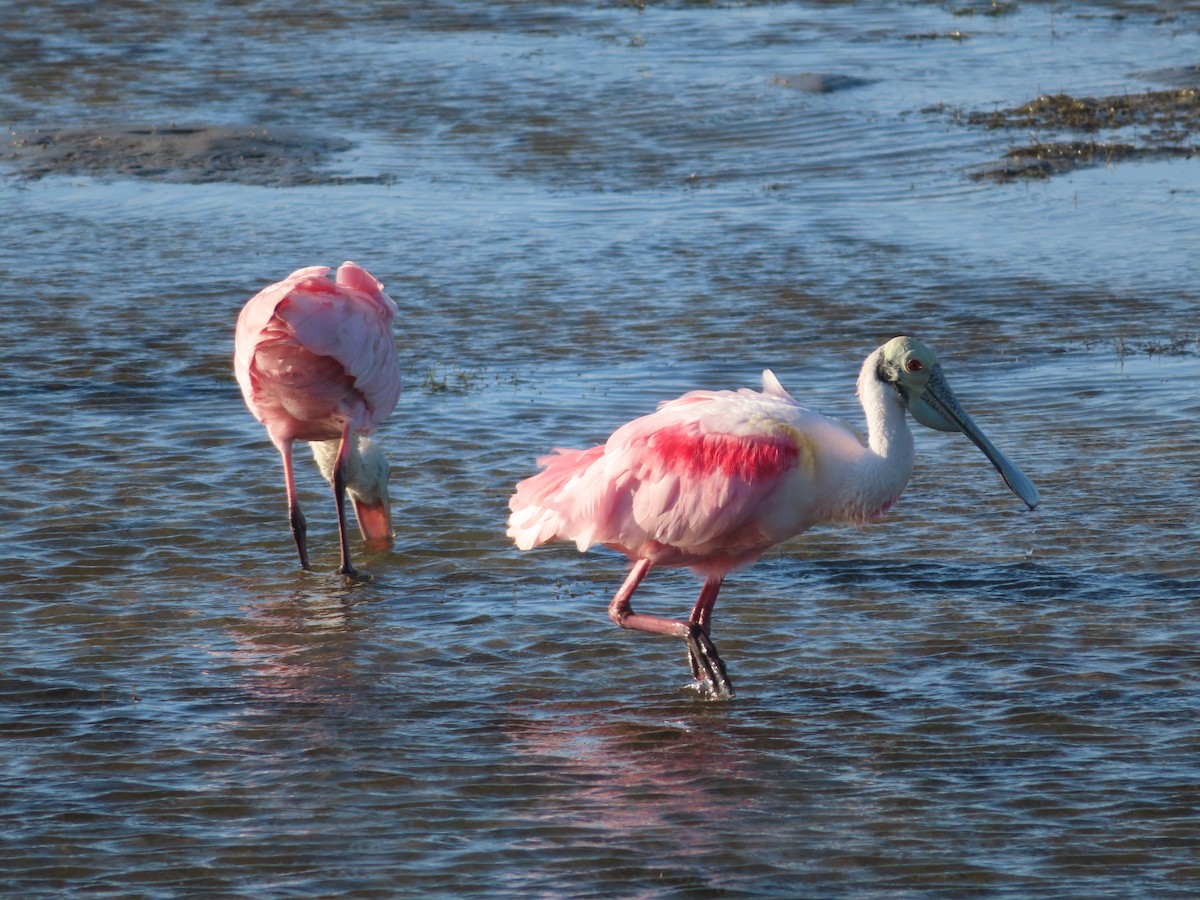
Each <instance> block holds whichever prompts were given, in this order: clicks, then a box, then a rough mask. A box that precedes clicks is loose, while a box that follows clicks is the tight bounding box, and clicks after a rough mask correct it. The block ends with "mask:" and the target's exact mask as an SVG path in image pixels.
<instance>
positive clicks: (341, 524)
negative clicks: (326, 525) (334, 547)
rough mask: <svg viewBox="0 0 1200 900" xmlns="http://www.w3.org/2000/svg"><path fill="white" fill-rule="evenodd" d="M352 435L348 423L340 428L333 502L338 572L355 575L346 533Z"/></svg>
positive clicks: (334, 466) (334, 471) (335, 463)
mask: <svg viewBox="0 0 1200 900" xmlns="http://www.w3.org/2000/svg"><path fill="white" fill-rule="evenodd" d="M353 440H354V435H353V434H351V433H350V424H349V423H346V427H345V428H343V429H342V442H341V444H339V445H338V455H337V459H336V460H335V461H334V464H333V502H334V503H335V504H336V505H337V516H338V538H339V540H340V542H341V546H342V567H341V568H340V569H338V572H339V573H341V574H342V575H351V576H353V575H357V574H358V573H357V572H356V571H354V566H353V565H351V563H350V536H349V535H348V534H347V533H346V460H348V459H349V458H350V447H351V442H352V441H353Z"/></svg>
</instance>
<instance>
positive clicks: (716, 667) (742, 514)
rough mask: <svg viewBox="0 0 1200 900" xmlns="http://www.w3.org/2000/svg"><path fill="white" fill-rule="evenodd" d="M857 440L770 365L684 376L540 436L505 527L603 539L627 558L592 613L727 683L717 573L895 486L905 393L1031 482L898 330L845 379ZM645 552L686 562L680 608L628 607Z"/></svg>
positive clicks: (906, 440) (581, 543) (908, 441)
mask: <svg viewBox="0 0 1200 900" xmlns="http://www.w3.org/2000/svg"><path fill="white" fill-rule="evenodd" d="M858 393H859V398H860V400H861V401H862V404H863V409H864V411H865V412H866V414H867V425H868V435H869V441H868V442H863V441H862V440H861V439H860V438H859V437H858V435H857V434H856V433H855V432H854V431H852V430H851V429H850V428H848V427H847V426H846V425H844V424H842V423H841V422H839V421H837V420H836V419H831V418H828V417H826V416H823V415H821V414H820V413H816V412H813V411H812V410H809V409H806V408H804V407H803V406H801V405H800V404H799V403H797V402H796V401H795V400H794V399H793V398H792V397H791V396H790V395H789V394H788V393H787V391H785V390H784V389H783V388H782V386H780V384H779V382H778V380H777V379H776V378H775V376H774V375H773V374H772V373H771V372H770V371H766V372H764V373H763V389H762V391H761V392H759V391H753V390H749V389H742V390H740V391H693V392H691V393H688V394H685V395H683V396H682V397H680V398H678V399H676V400H671V401H668V402H665V403H663V404H661V405H660V406H659V408H658V411H657V412H654V413H651V414H650V415H647V416H642V417H641V418H638V419H635V420H633V421H632V422H629V423H628V424H626V425H624V426H622V427H621V428H618V429H617V430H616V431H615V432H613V434H612V436H611V437H609V439H608V440H607V441H606V442H605V443H604V444H602V445H600V446H596V447H593V448H591V449H590V450H561V449H560V450H556V451H554V453H552V454H551V455H550V456H547V457H543V458H542V459H540V460H538V462H539V464H540V465H541V466H543V470H542V471H541V472H540V473H538V474H537V475H534V476H532V477H530V478H527V479H525V480H524V481H522V482H520V483H519V484H518V485H517V488H516V493H514V494H513V496H512V498H511V499H510V501H509V509H510V516H509V522H508V535H509V537H511V538H512V539H513V541H514V542H515V543H516V545H517V547H519V548H520V549H522V550H528V549H530V548H532V547H536V546H538V545H540V544H544V543H547V542H549V541H573V542H574V543H575V545H576V546H577V547H578V549H579V550H581V551H582V550H586V549H587V548H588V547H590V546H592V545H595V544H600V545H603V546H606V547H610V548H612V549H615V550H619V551H621V552H622V553H624V554H625V555H626V556H628V557H629V558H630V559H631V560H632V561H633V568H632V570H631V571H630V573H629V576H628V577H627V578H626V579H625V582H624V583H623V584H622V585H621V588H620V589H619V590H618V591H617V593H616V595H615V596H614V597H613V600H612V602H611V604H610V605H609V609H608V613H609V616H610V617H611V618H612V620H613V621H614V622H615V623H616V624H617V625H620V626H621V627H623V628H632V629H635V630H640V631H648V632H654V633H658V634H667V635H674V636H678V637H682V638H684V640H685V641H686V643H687V647H688V655H689V659H690V661H691V666H692V674H693V675H694V676H695V677H696V679H697V682H698V685H699V687H700V688H701V689H702V690H705V691H707V692H709V693H712V694H714V695H716V696H732V693H733V689H732V686H731V685H730V683H729V679H728V676H727V674H726V672H725V666H724V664H723V663H722V662H721V659H720V656H719V655H718V653H717V650H716V647H715V646H714V645H713V643H712V640H711V638H710V637H709V634H708V633H709V629H710V620H711V614H712V609H713V605H714V604H715V603H716V598H717V593H718V592H719V590H720V587H721V584H722V582H723V580H724V578H725V576H726V575H727V574H728V573H729V572H731V571H733V570H734V569H737V568H739V567H741V566H746V565H749V564H751V563H753V562H755V561H756V560H757V559H758V558H759V557H760V556H761V555H762V554H763V553H764V552H765V551H766V550H767V549H769V548H770V547H772V546H774V545H776V544H778V543H780V542H781V541H785V540H787V539H788V538H791V537H794V536H795V535H798V534H800V533H801V532H803V531H805V530H807V529H808V528H811V527H812V526H814V525H817V524H821V523H829V522H843V523H852V524H865V523H867V522H871V521H874V520H875V519H878V518H879V517H881V516H882V515H883V514H884V513H885V512H886V511H887V510H888V509H889V508H890V507H891V506H892V504H894V503H895V501H896V499H897V498H898V497H899V496H900V493H901V491H903V490H904V487H905V485H906V484H907V482H908V478H909V475H910V474H911V472H912V465H913V441H912V434H911V432H910V431H909V430H908V425H907V422H906V415H905V412H906V409H907V410H910V411H912V412H913V415H914V416H916V417H917V418H918V420H919V421H921V422H922V423H923V424H926V425H929V426H930V427H933V428H938V429H940V430H962V431H964V432H966V433H967V435H968V436H969V437H970V438H971V440H972V441H975V443H976V444H977V445H978V446H979V447H980V448H981V449H982V450H983V451H984V453H986V454H987V455H988V457H989V458H990V459H991V460H992V462H993V464H994V465H996V467H997V468H998V469H999V470H1000V471H1001V474H1002V475H1004V477H1005V480H1006V481H1008V483H1009V485H1010V486H1011V487H1012V488H1013V490H1014V491H1015V492H1016V493H1018V494H1019V495H1020V496H1021V497H1022V499H1025V501H1026V503H1028V504H1029V505H1030V506H1031V507H1032V506H1034V505H1036V503H1037V490H1036V489H1035V488H1034V487H1033V485H1032V484H1031V483H1029V481H1028V479H1026V478H1025V476H1024V475H1022V474H1021V473H1020V472H1019V471H1018V470H1017V469H1016V467H1015V466H1012V464H1011V463H1009V462H1008V461H1007V460H1006V459H1005V458H1004V457H1003V456H1002V455H1001V454H1000V453H999V451H998V450H996V449H995V447H993V446H992V445H991V444H990V442H988V441H987V440H986V438H984V437H983V436H982V434H981V433H980V432H979V431H978V429H977V427H976V426H975V425H974V423H973V422H972V421H971V420H970V417H969V416H967V415H966V413H965V412H964V411H963V410H962V408H961V406H959V405H958V402H957V400H955V399H954V396H953V393H952V392H951V391H950V388H949V386H948V385H947V384H946V383H945V381H944V379H943V378H942V375H941V368H940V365H939V364H938V363H937V357H936V355H935V354H934V353H933V351H932V350H930V349H929V348H928V347H926V346H924V345H923V344H921V343H920V342H919V341H915V340H914V339H912V338H907V337H901V338H895V339H893V340H892V341H889V342H888V343H887V344H885V345H884V346H882V347H880V348H879V349H878V350H876V351H875V352H874V353H872V354H871V355H870V356H868V357H867V359H866V361H865V362H864V363H863V366H862V369H861V371H860V373H859V379H858ZM652 566H687V567H690V568H691V569H692V570H693V571H695V572H696V573H697V574H699V575H700V576H702V577H703V578H704V587H703V589H702V590H701V592H700V596H699V598H698V599H697V601H696V604H695V606H694V608H693V609H692V613H691V615H690V616H689V618H688V619H687V620H686V621H681V620H674V619H665V618H659V617H657V616H648V615H642V614H638V613H635V612H634V611H633V607H632V605H631V597H632V595H633V592H634V591H635V590H636V589H637V587H638V585H639V584H640V583H641V581H642V579H643V578H644V577H645V576H646V574H647V573H648V572H649V571H650V569H651V567H652Z"/></svg>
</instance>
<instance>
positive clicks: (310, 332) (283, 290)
mask: <svg viewBox="0 0 1200 900" xmlns="http://www.w3.org/2000/svg"><path fill="white" fill-rule="evenodd" d="M328 272H329V269H328V268H327V267H325V266H311V267H309V268H305V269H299V270H297V271H296V272H293V273H292V274H291V275H290V276H288V277H287V278H285V279H284V280H283V281H280V282H277V283H276V284H273V285H270V286H269V287H267V288H264V289H263V290H262V291H260V292H259V294H258V295H257V296H255V297H254V298H253V299H252V300H250V302H248V303H247V304H246V306H245V307H244V308H243V310H242V313H241V315H240V316H239V317H238V325H237V335H236V349H235V353H234V370H235V373H236V374H237V379H238V383H239V384H240V385H241V388H242V395H243V396H244V397H245V399H246V404H247V405H248V406H249V407H250V410H251V412H253V413H254V414H255V416H256V417H257V418H258V419H259V420H260V421H262V422H263V423H264V424H266V425H267V428H268V429H269V430H270V431H271V433H272V437H273V438H275V437H288V436H290V437H295V438H300V439H304V440H313V439H322V438H323V437H332V436H336V433H335V434H328V433H327V432H329V431H333V432H337V431H340V423H341V422H344V421H346V420H349V421H350V422H351V423H352V425H353V427H354V429H355V430H356V431H359V432H360V433H364V434H365V433H369V432H371V431H373V430H374V429H375V427H376V426H377V425H378V424H379V422H381V421H382V420H383V419H384V418H386V417H387V416H388V414H389V413H390V412H391V411H392V409H394V408H395V405H396V402H397V400H398V399H399V397H400V366H399V361H398V360H397V357H396V348H395V342H394V339H393V337H392V320H393V319H394V318H395V315H396V304H395V303H393V302H392V299H391V298H390V297H388V295H387V294H385V293H384V292H383V285H381V284H380V283H379V282H378V281H376V280H375V279H374V278H373V277H372V276H371V275H370V273H368V272H367V271H366V270H365V269H363V268H361V267H360V266H357V265H355V264H354V263H351V262H347V263H344V264H343V265H342V266H341V268H339V269H338V274H337V281H336V282H334V281H331V280H330V279H329V278H327V277H326V275H327V274H328ZM308 435H311V436H308Z"/></svg>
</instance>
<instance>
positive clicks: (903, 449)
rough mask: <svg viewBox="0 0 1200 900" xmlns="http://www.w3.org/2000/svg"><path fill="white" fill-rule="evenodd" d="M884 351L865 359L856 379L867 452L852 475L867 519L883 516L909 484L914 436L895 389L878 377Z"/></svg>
mask: <svg viewBox="0 0 1200 900" xmlns="http://www.w3.org/2000/svg"><path fill="white" fill-rule="evenodd" d="M882 356H883V348H880V349H879V350H876V351H875V352H874V353H872V354H871V355H870V356H868V357H867V359H866V362H864V363H863V367H862V370H861V371H860V372H859V375H858V399H859V402H860V403H861V404H862V408H863V412H864V413H865V414H866V417H867V451H866V452H865V453H864V454H863V456H862V457H861V458H860V459H859V461H858V463H857V466H856V472H855V486H856V487H857V489H858V491H859V494H860V495H859V497H858V498H856V499H857V501H858V503H859V504H861V508H862V509H864V510H866V511H867V513H868V515H873V514H877V513H882V511H884V510H886V508H887V507H888V506H890V505H891V504H892V503H893V502H895V500H896V498H897V497H899V496H900V492H901V491H903V490H904V486H905V485H906V484H908V479H909V476H911V475H912V469H913V459H914V450H913V436H912V431H911V430H910V429H909V427H908V418H907V417H908V410H907V409H906V407H905V405H904V401H903V400H902V399H901V397H900V395H899V394H898V393H897V392H896V389H895V388H894V387H893V386H892V385H890V384H887V383H886V382H885V381H884V380H883V379H882V378H880V377H879V364H880V360H881V359H882Z"/></svg>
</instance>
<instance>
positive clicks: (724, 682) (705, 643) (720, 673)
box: [684, 622, 733, 700]
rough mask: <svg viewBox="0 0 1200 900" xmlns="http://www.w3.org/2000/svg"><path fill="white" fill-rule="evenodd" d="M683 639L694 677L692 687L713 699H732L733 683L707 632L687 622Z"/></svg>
mask: <svg viewBox="0 0 1200 900" xmlns="http://www.w3.org/2000/svg"><path fill="white" fill-rule="evenodd" d="M684 641H685V643H687V649H688V662H689V663H691V666H692V675H693V677H695V679H696V680H695V682H694V683H693V684H692V687H693V688H695V689H696V690H697V691H699V692H700V693H702V694H704V695H705V696H706V697H709V698H711V699H713V700H731V699H733V684H731V683H730V681H729V676H728V675H727V674H726V673H725V663H724V662H722V661H721V656H720V654H719V653H717V646H716V644H714V643H713V642H712V638H710V637H709V636H708V633H707V632H706V631H705V630H704V629H703V628H702V627H701V626H699V625H697V624H695V623H694V622H693V623H690V624H689V628H688V633H687V636H686V637H685V638H684Z"/></svg>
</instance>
